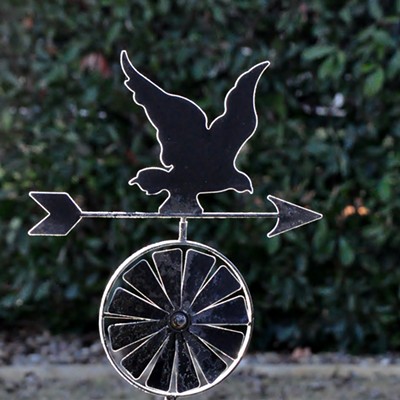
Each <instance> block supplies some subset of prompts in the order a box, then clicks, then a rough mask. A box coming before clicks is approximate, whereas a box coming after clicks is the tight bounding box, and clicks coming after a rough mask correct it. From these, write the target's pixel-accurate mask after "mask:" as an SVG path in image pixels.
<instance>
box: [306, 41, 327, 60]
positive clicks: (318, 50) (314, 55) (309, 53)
mask: <svg viewBox="0 0 400 400" xmlns="http://www.w3.org/2000/svg"><path fill="white" fill-rule="evenodd" d="M334 51H335V46H330V45H316V46H313V47H309V48H308V49H306V50H304V51H303V54H302V58H303V60H306V61H313V60H318V59H320V58H323V57H326V56H327V55H328V54H331V53H333V52H334Z"/></svg>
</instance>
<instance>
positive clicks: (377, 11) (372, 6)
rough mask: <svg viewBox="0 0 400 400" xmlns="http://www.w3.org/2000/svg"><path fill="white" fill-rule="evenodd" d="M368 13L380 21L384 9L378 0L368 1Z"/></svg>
mask: <svg viewBox="0 0 400 400" xmlns="http://www.w3.org/2000/svg"><path fill="white" fill-rule="evenodd" d="M368 11H369V13H370V14H371V16H372V17H373V18H375V19H378V20H379V19H381V18H382V17H383V11H382V7H381V5H380V4H379V1H378V0H368Z"/></svg>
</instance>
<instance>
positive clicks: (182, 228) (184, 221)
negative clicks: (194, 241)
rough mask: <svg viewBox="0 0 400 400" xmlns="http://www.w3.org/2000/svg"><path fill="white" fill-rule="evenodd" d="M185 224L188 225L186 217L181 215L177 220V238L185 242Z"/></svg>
mask: <svg viewBox="0 0 400 400" xmlns="http://www.w3.org/2000/svg"><path fill="white" fill-rule="evenodd" d="M187 226H188V222H187V219H186V217H182V218H181V219H180V220H179V240H180V241H181V242H186V240H187Z"/></svg>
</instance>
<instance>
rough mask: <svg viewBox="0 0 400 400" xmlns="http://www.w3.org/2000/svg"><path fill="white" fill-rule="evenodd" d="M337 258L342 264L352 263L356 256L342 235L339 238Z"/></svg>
mask: <svg viewBox="0 0 400 400" xmlns="http://www.w3.org/2000/svg"><path fill="white" fill-rule="evenodd" d="M339 258H340V261H341V263H342V264H343V265H344V266H348V265H350V264H352V263H353V262H354V260H355V258H356V255H355V253H354V251H353V249H352V247H351V246H350V244H349V242H348V241H347V240H346V239H345V238H344V237H341V238H340V239H339Z"/></svg>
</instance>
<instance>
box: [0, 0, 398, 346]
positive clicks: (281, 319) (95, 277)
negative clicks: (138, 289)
mask: <svg viewBox="0 0 400 400" xmlns="http://www.w3.org/2000/svg"><path fill="white" fill-rule="evenodd" d="M151 4H152V5H151ZM399 12H400V3H399V2H398V1H397V2H393V1H389V0H386V1H385V0H382V1H378V0H369V1H361V0H353V1H348V2H334V1H326V2H321V1H318V0H312V1H308V2H289V1H285V0H284V1H275V0H271V1H261V0H253V1H241V2H228V1H224V0H218V1H201V2H198V1H170V0H162V1H158V2H154V3H150V2H146V1H141V0H137V1H134V2H132V1H127V0H119V1H109V0H102V1H94V0H54V1H51V2H50V1H46V0H38V1H35V2H16V1H11V0H3V2H2V6H1V7H0V13H1V16H2V20H3V24H2V25H1V26H0V35H1V36H0V37H1V48H2V54H3V56H2V57H1V59H0V63H1V64H0V65H1V71H2V72H1V78H0V94H1V98H0V101H1V103H2V106H1V108H0V129H1V149H0V158H1V167H0V180H1V189H0V240H1V243H2V249H3V250H2V268H1V270H0V318H1V319H2V320H3V322H4V323H7V324H12V325H15V324H18V323H21V322H23V321H24V320H27V319H29V320H32V319H35V320H37V321H38V323H44V324H47V325H48V326H51V327H52V328H53V329H58V330H61V329H94V327H95V326H96V323H95V319H96V316H97V307H98V304H99V301H100V297H101V294H102V291H103V289H104V287H105V283H106V280H107V279H108V278H109V276H110V274H111V273H112V272H113V271H114V270H115V268H116V267H117V266H118V265H119V264H120V263H121V262H122V260H123V259H125V258H126V257H127V256H128V255H129V254H131V253H132V252H133V251H135V250H137V249H139V248H141V247H142V246H144V245H145V244H148V243H154V242H157V241H160V240H164V239H171V238H174V237H177V226H176V221H175V222H174V221H130V220H129V221H124V220H117V221H110V220H96V221H88V220H85V221H84V222H82V223H81V224H80V225H79V227H77V228H76V229H75V230H74V231H73V232H72V233H70V234H69V235H68V236H67V237H65V238H37V237H28V236H27V230H28V229H29V228H30V227H31V226H33V224H34V223H36V222H37V221H38V220H39V219H40V218H42V217H43V212H42V211H41V210H40V209H39V208H38V207H37V205H35V204H34V202H32V201H31V200H30V199H29V197H28V192H29V191H30V190H48V191H67V192H69V193H70V194H71V196H72V197H73V198H74V199H76V200H77V201H78V203H79V204H80V206H81V207H82V209H84V210H135V211H146V210H147V211H154V210H156V209H157V208H158V205H159V204H160V203H161V201H162V200H161V196H156V197H146V196H145V194H144V193H142V192H141V191H140V190H139V189H138V188H137V187H129V186H128V185H127V181H128V180H129V179H130V178H131V177H133V176H134V175H135V174H136V172H137V171H138V170H139V169H140V168H144V167H148V166H153V165H155V164H156V162H157V160H158V152H159V148H158V144H157V142H156V140H155V135H154V129H153V128H152V127H151V125H150V124H149V123H148V121H147V119H146V116H145V115H144V113H143V110H142V109H141V108H139V107H137V106H136V105H135V104H134V103H133V101H132V98H131V94H130V93H129V92H128V91H127V90H126V89H125V88H124V86H123V80H124V78H123V74H122V72H121V69H120V66H119V54H120V51H121V50H122V49H127V50H128V53H129V55H130V57H131V59H132V61H133V62H134V64H135V65H136V66H137V67H138V68H139V69H140V70H141V71H142V72H143V73H144V74H146V75H147V76H149V77H150V78H151V79H153V80H154V81H155V82H157V83H159V84H160V85H161V86H162V87H163V88H165V89H166V90H168V91H171V92H173V93H177V94H181V95H184V96H186V97H189V98H191V99H193V100H194V101H196V102H197V103H198V104H200V106H201V107H202V108H203V109H204V110H205V111H206V113H207V114H208V116H209V118H210V119H211V118H214V117H216V116H217V115H219V114H221V113H222V111H223V99H224V96H225V94H226V92H227V91H228V90H229V88H230V87H231V86H232V84H233V83H234V81H235V79H236V78H237V76H238V75H239V74H240V73H242V72H243V71H245V70H246V69H248V68H250V67H251V66H253V65H254V64H256V63H258V62H260V61H263V60H265V59H268V60H270V61H271V67H270V68H269V70H268V71H267V72H266V73H265V74H264V75H263V77H262V79H261V81H260V84H259V87H258V91H257V98H256V102H257V110H258V115H259V126H258V130H257V132H256V134H255V135H254V137H253V138H252V139H251V140H250V141H249V142H248V145H247V146H246V149H245V150H244V151H243V152H242V154H241V156H240V158H239V163H240V168H241V169H242V170H244V171H246V173H248V175H249V176H250V177H251V178H252V180H253V184H254V187H255V193H254V194H253V195H238V194H235V193H230V192H227V193H224V194H218V195H207V196H202V198H201V200H202V204H203V205H204V206H205V208H206V209H207V210H210V211H212V210H213V211H217V210H224V211H234V210H236V211H242V210H243V211H261V210H262V211H265V210H267V209H268V210H271V206H270V205H268V204H266V196H267V194H269V193H271V194H273V195H276V196H279V197H281V198H284V199H286V200H288V201H292V202H295V203H297V204H301V205H303V206H306V207H310V208H311V209H313V210H316V211H319V212H322V213H323V214H324V219H323V220H322V221H319V222H317V223H314V224H311V225H310V226H308V227H304V228H301V229H299V230H297V231H294V232H290V233H287V234H284V235H283V236H282V237H277V238H274V239H271V240H267V239H266V237H265V235H266V232H267V231H268V230H269V229H270V228H271V227H272V222H270V221H254V220H238V221H236V220H225V221H201V222H199V221H193V222H190V225H189V238H190V239H192V240H196V241H199V242H204V243H207V244H209V245H211V246H213V247H215V248H217V249H219V250H220V251H221V252H222V253H223V254H225V255H227V256H228V257H229V258H230V259H231V260H232V261H233V262H234V263H235V264H236V265H237V266H238V267H239V269H240V270H241V271H242V273H243V274H244V276H245V278H246V280H247V282H248V283H249V286H250V290H251V292H252V293H253V297H254V303H255V313H256V330H255V337H254V340H253V345H254V347H255V348H257V349H260V350H265V349H285V348H291V347H294V346H297V345H308V346H312V347H313V348H314V349H318V350H319V349H325V350H326V349H331V348H336V349H337V348H340V349H346V350H351V351H384V350H399V349H400V334H399V330H398V326H399V323H400V313H399V309H400V307H399V306H400V268H399V251H398V249H399V247H400V233H399V229H398V226H399V224H398V221H399V220H400V193H399V187H400V178H399V167H400V151H399V139H400V118H399V116H400V101H399V100H400V90H399V89H400V88H399V82H400V79H399V78H400V50H399V48H400V46H399V37H400V35H399V34H400V20H399V17H398V16H399ZM5 21H7V22H5Z"/></svg>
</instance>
